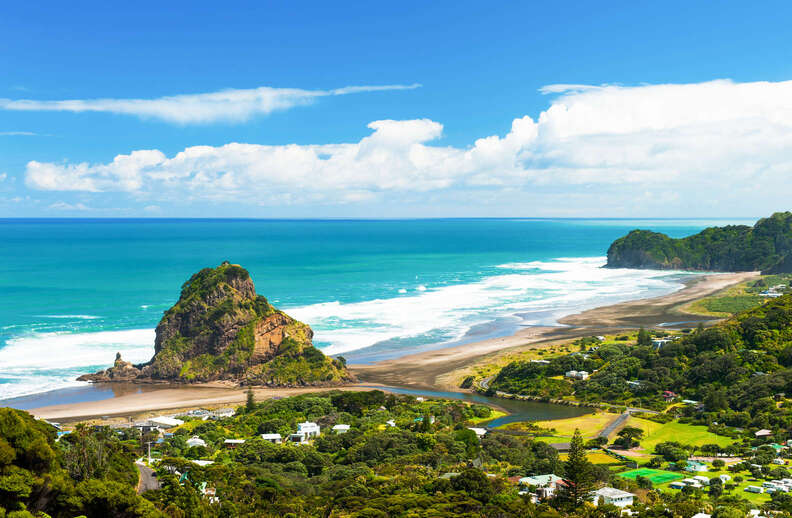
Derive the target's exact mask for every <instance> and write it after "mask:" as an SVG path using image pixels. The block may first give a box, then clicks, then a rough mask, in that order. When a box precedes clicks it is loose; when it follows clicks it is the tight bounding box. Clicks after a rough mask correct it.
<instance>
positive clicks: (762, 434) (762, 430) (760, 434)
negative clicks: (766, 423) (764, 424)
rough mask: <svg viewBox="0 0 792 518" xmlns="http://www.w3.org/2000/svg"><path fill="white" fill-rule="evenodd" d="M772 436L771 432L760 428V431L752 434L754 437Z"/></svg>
mask: <svg viewBox="0 0 792 518" xmlns="http://www.w3.org/2000/svg"><path fill="white" fill-rule="evenodd" d="M771 435H773V432H771V431H770V430H767V429H766V428H762V429H761V430H759V431H757V432H754V436H756V437H770V436H771Z"/></svg>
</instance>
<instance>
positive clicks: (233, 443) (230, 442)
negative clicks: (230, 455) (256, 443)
mask: <svg viewBox="0 0 792 518" xmlns="http://www.w3.org/2000/svg"><path fill="white" fill-rule="evenodd" d="M223 444H225V446H226V448H231V449H234V448H236V447H237V446H241V445H242V444H245V439H226V440H225V441H223Z"/></svg>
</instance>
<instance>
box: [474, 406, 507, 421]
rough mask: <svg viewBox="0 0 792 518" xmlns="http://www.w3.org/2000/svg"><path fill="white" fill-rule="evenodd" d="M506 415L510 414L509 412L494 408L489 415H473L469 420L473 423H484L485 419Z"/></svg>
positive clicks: (490, 419)
mask: <svg viewBox="0 0 792 518" xmlns="http://www.w3.org/2000/svg"><path fill="white" fill-rule="evenodd" d="M505 415H509V414H507V413H506V412H503V411H502V410H495V409H494V408H493V409H492V413H491V414H490V415H489V417H471V418H470V419H468V421H470V422H471V423H473V424H479V423H483V422H484V421H492V420H493V419H497V418H499V417H503V416H505Z"/></svg>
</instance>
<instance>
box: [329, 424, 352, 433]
mask: <svg viewBox="0 0 792 518" xmlns="http://www.w3.org/2000/svg"><path fill="white" fill-rule="evenodd" d="M333 431H334V432H335V433H336V435H340V434H342V433H347V432H348V431H349V425H348V424H337V425H335V426H333Z"/></svg>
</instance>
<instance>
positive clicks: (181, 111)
mask: <svg viewBox="0 0 792 518" xmlns="http://www.w3.org/2000/svg"><path fill="white" fill-rule="evenodd" d="M420 86H421V85H419V84H411V85H380V86H347V87H344V88H337V89H335V90H303V89H299V88H271V87H268V86H262V87H260V88H251V89H229V90H221V91H219V92H210V93H202V94H186V95H172V96H167V97H159V98H157V99H71V100H63V101H36V100H30V99H19V100H13V99H0V109H3V110H15V111H65V112H75V113H81V112H107V113H116V114H122V115H134V116H137V117H140V118H144V119H159V120H163V121H166V122H171V123H177V124H205V123H211V122H218V121H220V122H244V121H246V120H249V119H250V118H252V117H254V116H256V115H267V114H269V113H272V112H274V111H280V110H287V109H289V108H293V107H295V106H303V105H306V104H311V103H312V102H314V101H315V100H316V99H318V98H320V97H328V96H336V95H350V94H356V93H363V92H382V91H389V90H412V89H415V88H419V87H420Z"/></svg>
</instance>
